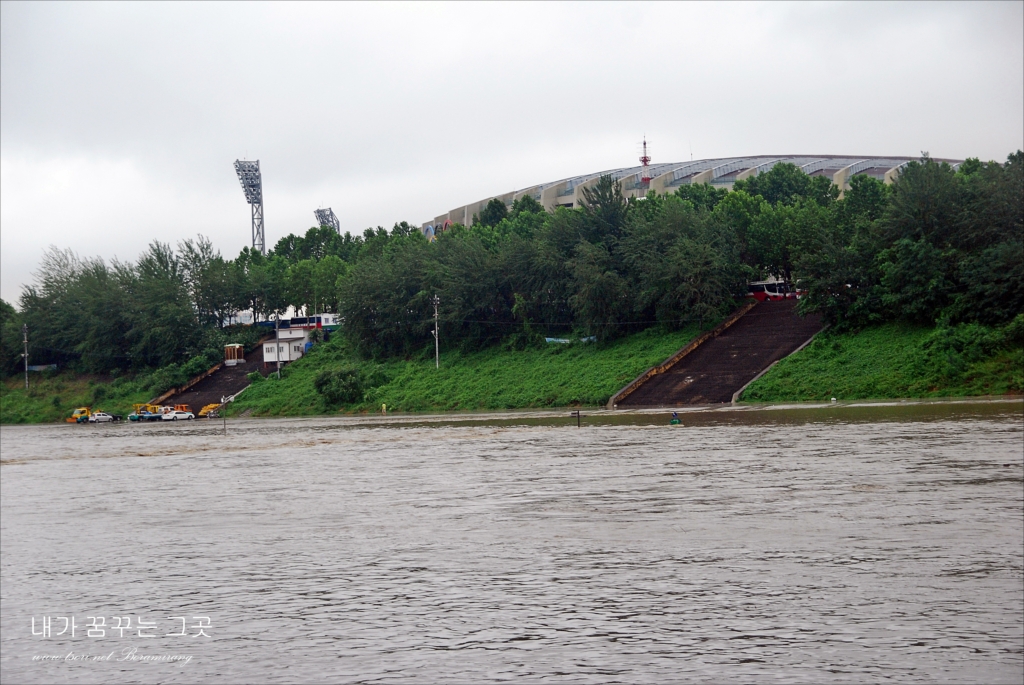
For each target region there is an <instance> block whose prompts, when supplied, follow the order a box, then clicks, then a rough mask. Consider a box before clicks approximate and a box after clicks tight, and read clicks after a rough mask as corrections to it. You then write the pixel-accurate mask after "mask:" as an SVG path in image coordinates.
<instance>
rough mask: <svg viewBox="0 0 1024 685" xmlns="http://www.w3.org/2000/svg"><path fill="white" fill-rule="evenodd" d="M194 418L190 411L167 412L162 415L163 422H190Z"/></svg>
mask: <svg viewBox="0 0 1024 685" xmlns="http://www.w3.org/2000/svg"><path fill="white" fill-rule="evenodd" d="M195 417H196V415H195V414H193V413H192V412H190V411H169V412H167V413H166V414H164V415H163V420H164V421H177V420H178V419H187V420H189V421H191V420H192V419H194V418H195Z"/></svg>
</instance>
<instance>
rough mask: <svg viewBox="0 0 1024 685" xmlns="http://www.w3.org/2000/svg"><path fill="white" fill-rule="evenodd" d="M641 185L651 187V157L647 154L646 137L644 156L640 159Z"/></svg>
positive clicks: (645, 137) (645, 140) (645, 139)
mask: <svg viewBox="0 0 1024 685" xmlns="http://www.w3.org/2000/svg"><path fill="white" fill-rule="evenodd" d="M640 166H641V169H640V185H642V186H643V187H644V188H646V187H648V186H650V185H651V156H650V155H648V154H647V136H644V154H643V156H641V157H640Z"/></svg>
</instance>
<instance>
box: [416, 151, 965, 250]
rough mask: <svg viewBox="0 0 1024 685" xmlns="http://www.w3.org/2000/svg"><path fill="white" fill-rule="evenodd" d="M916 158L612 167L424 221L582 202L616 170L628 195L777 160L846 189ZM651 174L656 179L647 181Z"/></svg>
mask: <svg viewBox="0 0 1024 685" xmlns="http://www.w3.org/2000/svg"><path fill="white" fill-rule="evenodd" d="M916 159H918V158H916V157H872V156H866V155H760V156H757V157H723V158H719V159H700V160H695V161H690V162H676V163H673V164H652V165H650V166H647V167H642V166H635V167H629V168H626V169H611V170H608V171H597V172H594V173H591V174H584V175H582V176H573V177H571V178H563V179H562V180H560V181H552V182H550V183H541V184H540V185H535V186H530V187H529V188H524V189H522V190H513V191H511V192H507V193H503V194H501V195H492V196H491V197H486V198H484V199H482V200H478V201H477V202H471V203H470V204H468V205H463V206H461V207H456V208H455V209H453V210H451V211H449V212H446V213H445V214H441V215H439V216H436V217H434V219H433V220H432V221H428V222H426V223H424V224H423V225H422V226H421V229H422V230H423V232H424V234H426V235H427V237H428V238H432V237H433V235H434V233H435V231H439V230H443V229H444V228H445V227H446V226H449V225H451V224H456V223H457V224H463V225H465V226H470V225H472V223H473V219H474V216H478V215H479V214H480V212H482V211H483V209H484V207H486V206H487V203H488V202H490V201H491V200H493V199H495V198H497V199H499V200H501V201H502V202H504V203H505V205H506V206H509V207H511V206H512V203H513V202H515V201H516V200H518V199H519V198H522V197H526V196H528V195H529V196H530V197H532V198H533V199H535V200H537V201H538V202H539V203H540V204H542V205H543V206H544V209H546V210H548V211H549V212H551V211H554V210H555V209H556V208H557V207H579V206H580V201H581V200H582V198H583V190H584V188H589V187H592V186H594V185H595V184H596V183H597V182H598V181H599V180H600V178H601V177H602V176H611V177H612V178H613V179H614V180H616V181H619V182H620V183H621V184H622V194H623V195H625V196H626V197H637V196H643V195H646V194H647V191H648V190H655V191H657V192H658V193H661V194H666V193H672V192H675V190H676V189H677V188H678V187H679V186H681V185H686V184H691V183H710V184H711V185H712V186H714V187H716V188H727V189H731V188H732V186H733V184H734V183H735V182H736V181H739V180H742V179H745V178H750V177H751V176H756V175H757V174H763V173H765V172H766V171H769V170H770V169H771V168H772V167H773V166H775V165H776V164H781V163H783V162H785V163H788V164H793V165H795V166H797V167H798V168H800V170H801V171H803V172H804V173H805V174H807V175H808V176H829V177H830V178H831V179H832V183H833V184H834V185H836V186H837V187H838V188H839V190H840V191H843V190H847V189H848V188H849V187H850V179H852V178H853V177H854V176H858V175H861V174H863V175H866V176H871V177H873V178H877V179H878V180H880V181H883V182H884V183H892V182H893V181H894V180H895V178H896V177H897V176H898V175H899V173H900V170H901V169H902V168H903V167H905V166H906V165H907V164H908V163H909V162H911V161H914V160H916ZM935 161H938V162H946V163H948V164H950V165H951V166H953V167H954V168H956V167H958V166H960V164H961V163H962V162H963V160H958V159H936V160H935ZM645 178H649V179H650V180H649V181H647V180H645Z"/></svg>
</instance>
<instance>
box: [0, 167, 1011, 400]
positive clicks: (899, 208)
mask: <svg viewBox="0 0 1024 685" xmlns="http://www.w3.org/2000/svg"><path fill="white" fill-rule="evenodd" d="M851 185H852V187H851V188H850V189H849V190H847V191H846V192H845V193H844V195H843V197H841V198H840V197H839V192H838V189H836V188H835V187H834V186H832V185H831V183H830V182H829V179H827V178H824V177H809V176H806V175H805V174H803V173H802V172H801V171H800V170H799V169H798V168H797V167H794V166H792V165H789V164H779V165H776V166H775V167H773V168H772V169H771V170H770V171H769V172H767V173H765V174H761V175H759V176H755V177H752V178H750V179H747V180H744V181H740V182H737V183H736V185H735V188H734V190H732V191H731V192H727V191H725V190H722V189H716V188H713V187H712V186H708V185H698V186H682V187H680V188H679V190H678V191H677V192H675V193H673V194H671V195H656V194H654V193H651V194H649V195H648V196H647V197H645V198H639V199H636V200H630V201H627V200H626V199H624V198H623V196H622V192H621V190H620V188H619V186H618V184H617V183H615V182H613V181H612V180H611V179H610V178H607V177H606V178H603V179H601V180H600V182H599V183H597V184H596V185H595V186H594V187H593V188H587V189H585V191H584V196H585V197H584V202H583V206H582V207H580V208H578V209H565V208H559V209H557V210H556V211H555V212H552V213H548V212H545V211H544V210H543V208H542V207H541V206H540V205H539V204H538V203H537V202H535V201H534V200H532V199H529V198H526V199H523V200H519V201H517V202H516V203H515V204H514V205H513V206H512V207H511V208H508V207H505V205H504V204H503V203H501V202H500V201H492V202H491V203H489V204H488V205H487V206H486V207H485V208H484V209H483V211H482V212H481V214H480V216H479V217H478V219H479V221H478V222H477V223H475V224H474V225H473V226H472V227H468V228H467V227H464V226H459V225H455V226H453V227H451V228H450V229H449V230H447V231H445V232H444V233H442V234H441V235H439V236H438V237H437V239H436V240H435V241H434V242H428V241H427V239H426V238H425V237H424V236H423V234H422V233H421V232H420V231H419V230H418V229H417V228H415V227H413V226H410V225H409V224H406V223H404V222H403V223H400V224H396V225H395V226H394V227H393V229H392V230H391V231H386V230H384V229H383V228H380V227H378V228H377V229H367V230H366V231H365V232H364V233H363V235H361V236H352V235H349V234H344V235H338V234H337V233H336V232H334V231H333V230H331V229H330V228H327V227H319V228H312V229H310V230H309V231H308V232H307V233H306V234H305V235H304V236H295V235H289V236H286V237H285V238H282V239H281V240H280V241H278V243H277V244H276V245H275V247H274V249H273V250H271V252H270V253H269V254H268V255H266V256H264V255H261V254H259V253H257V252H254V251H252V250H250V249H248V248H246V249H244V250H242V252H241V254H239V255H238V257H237V258H235V259H233V260H231V259H224V258H223V257H222V256H221V255H220V254H219V253H217V252H216V251H215V250H213V248H212V246H211V244H210V242H209V241H208V240H206V239H205V238H203V237H201V236H200V237H199V238H198V239H197V240H194V241H193V240H185V241H182V242H181V243H179V244H178V246H177V249H176V250H175V249H172V248H171V247H170V246H169V245H165V244H162V243H159V242H154V243H153V244H152V245H151V246H150V247H149V249H148V250H147V251H146V252H145V253H144V254H143V255H141V256H140V257H139V259H138V261H137V262H135V263H123V262H118V261H114V262H112V263H109V264H108V263H105V262H103V261H102V260H100V259H83V258H79V257H78V256H76V255H75V254H73V253H71V252H70V251H66V250H59V249H57V248H51V249H50V250H48V251H47V252H46V254H45V255H44V258H43V261H42V264H41V265H40V268H39V270H38V272H37V274H36V280H35V282H34V283H33V284H31V285H30V286H28V287H26V288H25V290H24V292H23V294H22V296H21V299H20V302H19V307H18V309H17V310H15V309H14V308H13V307H11V306H10V305H8V304H6V303H3V306H2V307H0V329H2V334H3V340H2V360H0V361H2V363H3V370H4V373H5V374H6V373H10V372H12V371H14V370H15V369H16V367H17V364H18V362H19V359H20V353H21V344H20V340H21V335H20V327H21V324H22V323H23V322H28V323H29V327H30V332H29V337H30V341H31V344H30V355H31V361H32V363H34V364H45V363H58V364H60V365H62V368H65V367H66V368H72V369H75V370H79V371H86V372H95V373H109V372H113V371H124V370H134V371H138V370H144V369H153V368H161V367H168V366H169V365H172V364H174V365H177V367H174V368H178V369H183V368H185V367H184V365H185V364H186V363H192V364H195V365H197V366H201V365H202V363H204V362H190V361H189V360H193V359H196V358H200V359H203V360H207V359H214V358H217V357H219V355H220V348H221V346H222V345H223V344H224V343H225V342H252V340H248V339H241V338H245V336H246V335H249V336H254V335H255V334H254V333H252V332H251V331H250V332H249V333H245V332H244V331H243V329H242V328H241V327H231V326H229V323H230V321H231V317H232V315H234V314H235V313H237V312H238V311H250V312H252V315H253V317H254V318H255V319H256V320H264V319H267V318H268V317H271V316H273V315H275V314H277V313H281V312H284V311H285V310H287V309H288V308H289V307H294V308H295V309H296V310H297V311H301V312H306V313H316V312H337V313H339V314H340V315H341V317H342V320H343V321H344V326H343V332H344V335H345V338H346V339H347V341H348V343H349V344H350V345H351V346H352V348H353V349H355V350H357V351H358V352H359V353H360V354H361V355H363V357H376V358H382V359H386V358H392V357H396V356H409V355H413V354H419V353H420V352H422V351H423V350H425V349H427V348H430V349H431V350H432V348H433V341H434V338H433V333H432V329H433V327H434V320H433V303H432V300H433V298H434V296H437V297H438V298H439V300H440V306H439V312H438V314H439V323H440V333H441V340H442V344H443V346H444V348H445V349H454V348H458V349H460V350H461V351H463V352H470V351H472V350H475V349H481V348H484V347H487V346H491V345H495V344H499V343H503V344H504V345H505V347H506V348H507V349H517V350H522V349H526V348H528V347H530V346H531V345H533V343H534V342H536V341H537V340H538V338H539V337H540V335H542V334H544V333H547V334H557V335H559V336H574V335H575V336H583V335H594V336H597V338H599V339H600V340H602V341H606V340H610V339H614V338H616V337H618V336H621V335H624V334H626V333H633V332H637V331H640V330H643V329H646V328H649V327H651V326H660V327H661V328H662V329H667V330H676V329H679V328H681V327H683V326H688V325H691V324H696V325H698V326H702V325H705V324H706V323H707V322H709V321H712V320H715V319H716V318H718V317H720V316H722V315H723V314H724V313H725V312H727V311H728V310H730V309H731V308H732V307H734V306H735V304H736V302H737V300H738V298H741V297H742V296H743V295H744V294H745V292H746V282H747V281H748V280H751V279H755V278H761V277H764V276H767V275H769V274H772V275H776V276H780V277H784V278H788V279H791V280H794V281H797V282H799V283H800V284H801V285H802V287H804V288H806V289H807V291H808V296H807V297H806V298H805V299H804V300H803V302H802V304H801V306H802V309H803V310H804V311H819V312H821V313H822V314H824V316H825V318H826V320H827V321H828V322H829V323H830V324H833V326H834V327H835V328H836V329H837V330H840V331H842V330H847V329H858V328H861V327H864V326H867V325H871V324H877V323H883V322H888V321H904V322H908V323H914V324H928V325H934V324H936V323H941V324H943V325H956V324H972V323H977V324H983V325H986V326H996V327H998V326H1002V325H1005V324H1006V323H1007V322H1009V321H1010V320H1012V319H1013V318H1014V317H1015V316H1016V315H1017V314H1018V313H1020V312H1022V311H1024V244H1022V235H1024V226H1022V216H1024V154H1022V153H1021V152H1017V153H1014V154H1013V155H1011V156H1010V157H1009V158H1008V160H1007V162H1006V163H1005V164H998V163H995V162H990V163H981V162H979V161H978V160H969V161H968V162H966V163H964V164H963V165H961V166H960V168H959V169H958V170H957V171H955V172H954V170H953V169H951V168H950V167H949V166H948V165H946V164H943V163H937V162H934V161H932V160H931V159H929V158H927V157H924V158H922V160H921V161H920V162H914V163H911V164H909V165H908V166H907V167H906V168H905V169H904V170H903V172H902V174H901V175H900V176H899V178H898V180H897V181H896V183H894V184H893V185H891V186H887V185H884V184H882V183H881V182H880V181H877V180H875V179H873V178H869V177H867V176H856V177H854V178H853V180H852V184H851ZM254 339H255V338H253V340H254ZM350 380H353V379H350ZM324 383H325V385H324V389H325V391H326V392H328V393H335V392H337V393H342V394H344V392H345V391H344V390H343V386H346V384H349V381H346V380H343V379H341V378H340V377H338V378H332V379H331V380H330V382H328V381H327V380H325V381H324ZM346 387H347V386H346ZM332 388H333V389H332ZM339 396H340V395H339Z"/></svg>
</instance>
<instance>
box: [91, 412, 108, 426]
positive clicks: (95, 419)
mask: <svg viewBox="0 0 1024 685" xmlns="http://www.w3.org/2000/svg"><path fill="white" fill-rule="evenodd" d="M113 420H114V417H113V416H111V415H110V414H108V413H107V412H105V411H98V412H94V413H93V414H92V415H90V416H89V423H106V422H107V421H113Z"/></svg>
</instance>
